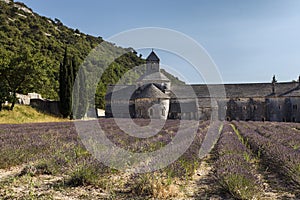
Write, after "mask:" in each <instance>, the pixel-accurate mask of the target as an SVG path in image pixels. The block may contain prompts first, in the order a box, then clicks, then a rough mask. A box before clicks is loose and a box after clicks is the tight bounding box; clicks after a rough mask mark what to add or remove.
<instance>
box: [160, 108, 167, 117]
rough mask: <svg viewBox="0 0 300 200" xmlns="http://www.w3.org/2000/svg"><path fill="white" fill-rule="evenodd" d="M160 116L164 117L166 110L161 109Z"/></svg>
mask: <svg viewBox="0 0 300 200" xmlns="http://www.w3.org/2000/svg"><path fill="white" fill-rule="evenodd" d="M161 115H162V116H165V115H166V108H163V109H162V110H161Z"/></svg>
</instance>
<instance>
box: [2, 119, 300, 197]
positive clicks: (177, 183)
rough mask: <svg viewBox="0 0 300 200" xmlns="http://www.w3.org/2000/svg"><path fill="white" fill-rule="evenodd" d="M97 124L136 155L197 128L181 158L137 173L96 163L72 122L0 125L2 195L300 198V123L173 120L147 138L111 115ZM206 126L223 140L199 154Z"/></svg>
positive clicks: (143, 123)
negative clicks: (130, 131) (135, 134)
mask: <svg viewBox="0 0 300 200" xmlns="http://www.w3.org/2000/svg"><path fill="white" fill-rule="evenodd" d="M81 123H88V122H81ZM122 123H124V124H126V123H127V122H126V120H123V122H122ZM135 123H136V124H138V125H139V126H141V127H143V126H146V125H147V124H148V123H149V121H147V120H142V119H139V120H135ZM180 123H181V126H179V125H180ZM99 124H100V126H101V129H102V130H104V131H105V134H106V136H107V138H108V139H109V140H110V141H111V142H113V143H114V144H115V145H116V146H118V147H120V148H122V149H126V150H128V151H131V152H136V153H145V152H153V151H156V150H159V149H161V148H163V147H165V146H166V145H168V144H170V143H172V142H173V139H174V137H175V136H176V134H177V132H178V130H179V127H180V128H181V129H182V130H183V131H186V134H187V137H188V136H189V135H188V134H190V133H189V131H188V130H190V127H191V126H193V125H195V124H197V129H195V130H196V133H195V137H194V138H193V142H192V143H191V144H190V145H189V148H188V149H187V150H186V151H185V153H184V154H183V155H181V156H180V157H179V158H178V159H177V160H176V161H175V162H172V163H171V164H170V165H168V166H167V167H164V168H162V169H159V170H156V171H154V172H147V173H133V172H130V171H121V170H116V169H113V168H110V167H107V166H106V165H104V164H103V163H102V162H101V161H100V160H97V159H96V158H95V157H94V156H93V155H92V154H91V152H89V151H88V150H87V148H86V147H85V145H84V144H83V142H82V140H81V139H80V137H82V135H80V136H79V135H78V133H77V131H76V127H75V125H74V123H73V122H61V123H39V124H22V125H0V147H1V148H0V199H300V124H295V123H293V124H292V123H274V122H272V123H271V122H236V121H234V122H231V123H229V122H219V123H210V122H209V121H200V122H195V121H184V122H182V121H178V120H168V121H167V122H166V123H165V124H164V127H163V129H162V130H161V131H159V133H158V134H156V135H155V136H153V137H150V138H147V139H143V138H136V137H132V136H130V135H129V134H127V133H125V132H124V131H122V130H121V129H120V128H119V127H118V125H117V124H116V123H114V121H113V119H100V120H99ZM208 130H212V131H213V132H214V133H216V135H218V133H220V137H219V138H217V139H218V140H216V141H213V144H215V145H214V146H213V149H212V151H211V152H210V153H209V154H208V155H207V156H205V157H204V158H202V159H200V158H199V150H200V147H201V145H202V143H203V141H204V140H205V138H209V137H210V135H208V134H212V133H211V132H208ZM137 131H138V130H137ZM183 140H184V139H183ZM182 142H184V141H182Z"/></svg>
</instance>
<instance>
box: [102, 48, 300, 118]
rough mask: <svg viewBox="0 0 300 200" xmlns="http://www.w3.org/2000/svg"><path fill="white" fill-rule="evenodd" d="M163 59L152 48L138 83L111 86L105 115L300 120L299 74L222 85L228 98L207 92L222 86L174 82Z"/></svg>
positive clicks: (107, 96)
mask: <svg viewBox="0 0 300 200" xmlns="http://www.w3.org/2000/svg"><path fill="white" fill-rule="evenodd" d="M159 62H160V60H159V58H158V57H157V55H156V54H155V53H154V52H153V51H152V52H151V54H150V55H149V56H148V58H147V64H146V66H147V67H146V68H147V69H146V73H145V74H144V75H143V76H142V77H141V78H140V79H139V80H138V81H137V84H136V85H125V86H124V85H111V86H109V88H108V92H107V95H106V109H105V115H106V117H132V118H158V119H166V118H169V119H196V120H209V119H211V118H212V117H213V116H217V117H218V119H219V120H228V121H230V120H244V121H250V120H251V121H279V122H280V121H285V122H300V112H299V111H300V110H299V109H300V78H299V80H298V82H296V81H294V82H285V83H277V81H276V79H275V76H274V77H273V79H272V81H271V82H270V83H249V84H224V85H222V87H224V89H225V92H226V97H224V96H221V95H220V96H218V94H214V95H210V93H209V89H208V88H217V87H218V86H221V85H205V84H199V85H181V86H178V85H171V82H170V80H169V79H167V78H166V77H165V76H164V75H163V74H162V73H161V72H160V67H159ZM126 96H128V97H127V98H124V97H126ZM112 107H114V108H115V109H113V110H112ZM214 113H217V115H215V114H214Z"/></svg>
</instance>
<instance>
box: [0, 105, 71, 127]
mask: <svg viewBox="0 0 300 200" xmlns="http://www.w3.org/2000/svg"><path fill="white" fill-rule="evenodd" d="M62 121H66V120H65V119H62V118H58V117H54V116H50V115H47V114H44V113H41V112H38V111H36V110H35V109H34V108H32V107H30V106H23V105H16V107H15V109H14V111H9V110H7V109H4V110H3V111H2V112H0V124H23V123H33V122H34V123H40V122H62Z"/></svg>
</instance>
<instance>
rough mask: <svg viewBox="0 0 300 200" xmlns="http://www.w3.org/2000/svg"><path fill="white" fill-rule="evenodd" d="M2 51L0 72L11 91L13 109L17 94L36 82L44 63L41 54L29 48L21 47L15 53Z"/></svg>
mask: <svg viewBox="0 0 300 200" xmlns="http://www.w3.org/2000/svg"><path fill="white" fill-rule="evenodd" d="M9 54H10V53H2V55H1V61H0V74H1V78H2V82H3V84H4V85H6V87H7V89H8V90H9V92H11V103H12V104H11V107H10V109H11V110H13V109H14V106H15V103H16V101H17V97H16V94H17V93H18V92H19V93H22V92H23V91H25V90H26V88H29V87H30V86H31V85H32V84H34V81H35V79H38V78H39V76H40V75H41V74H43V73H42V72H41V69H42V68H41V67H40V66H41V65H43V64H44V62H43V60H42V59H41V57H40V56H39V54H34V55H32V54H31V52H30V51H29V50H28V49H27V48H22V47H21V48H20V49H19V50H18V51H16V52H15V53H14V54H12V55H9Z"/></svg>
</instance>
